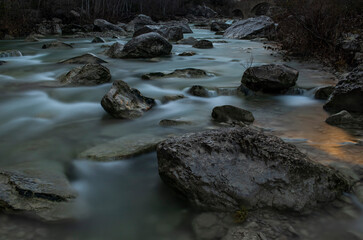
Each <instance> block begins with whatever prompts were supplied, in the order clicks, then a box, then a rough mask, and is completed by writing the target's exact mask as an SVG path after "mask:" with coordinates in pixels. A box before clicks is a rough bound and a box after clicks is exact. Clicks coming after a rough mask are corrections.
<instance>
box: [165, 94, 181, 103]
mask: <svg viewBox="0 0 363 240" xmlns="http://www.w3.org/2000/svg"><path fill="white" fill-rule="evenodd" d="M183 98H185V96H184V95H182V94H180V95H171V96H164V97H162V99H161V102H162V103H164V104H165V103H168V102H171V101H176V100H180V99H183Z"/></svg>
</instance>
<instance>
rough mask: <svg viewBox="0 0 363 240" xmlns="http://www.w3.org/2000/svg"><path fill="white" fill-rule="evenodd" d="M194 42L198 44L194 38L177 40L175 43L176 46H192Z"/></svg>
mask: <svg viewBox="0 0 363 240" xmlns="http://www.w3.org/2000/svg"><path fill="white" fill-rule="evenodd" d="M196 42H198V40H197V39H196V38H193V37H188V38H184V39H181V40H179V41H178V42H177V44H184V45H194V44H195V43H196Z"/></svg>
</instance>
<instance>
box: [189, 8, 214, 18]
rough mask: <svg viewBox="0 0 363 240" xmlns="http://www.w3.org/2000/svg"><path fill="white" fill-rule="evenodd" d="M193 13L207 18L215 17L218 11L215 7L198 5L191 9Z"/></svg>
mask: <svg viewBox="0 0 363 240" xmlns="http://www.w3.org/2000/svg"><path fill="white" fill-rule="evenodd" d="M191 13H192V14H193V15H194V16H199V17H205V18H213V17H216V16H217V15H218V14H217V13H216V11H214V10H213V9H211V8H209V7H207V6H205V5H203V6H201V5H198V6H196V7H193V9H192V10H191Z"/></svg>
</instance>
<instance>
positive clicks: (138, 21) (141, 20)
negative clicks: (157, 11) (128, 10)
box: [126, 14, 156, 32]
mask: <svg viewBox="0 0 363 240" xmlns="http://www.w3.org/2000/svg"><path fill="white" fill-rule="evenodd" d="M154 24H156V23H155V22H154V21H153V20H152V19H151V17H149V16H146V15H144V14H139V15H137V16H136V17H135V18H134V19H133V20H132V21H131V22H129V23H128V24H127V26H126V29H127V31H129V32H132V31H137V30H139V29H140V28H142V27H143V26H145V25H154Z"/></svg>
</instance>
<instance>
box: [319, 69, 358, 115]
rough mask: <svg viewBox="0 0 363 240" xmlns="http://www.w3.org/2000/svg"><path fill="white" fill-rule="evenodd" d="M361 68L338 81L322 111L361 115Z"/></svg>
mask: <svg viewBox="0 0 363 240" xmlns="http://www.w3.org/2000/svg"><path fill="white" fill-rule="evenodd" d="M362 103H363V68H362V67H360V68H359V67H358V68H356V69H355V70H354V71H352V72H351V73H349V74H348V76H347V77H346V78H345V79H343V80H341V81H339V82H338V84H337V85H336V86H335V89H334V91H333V93H332V94H331V96H330V98H329V99H328V102H327V103H326V104H325V105H324V109H325V110H327V111H330V112H335V113H336V112H339V111H342V110H347V111H349V112H357V113H363V104H362Z"/></svg>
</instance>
